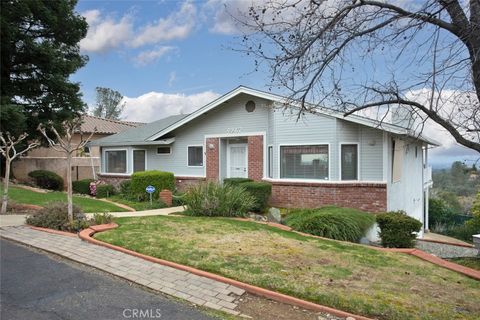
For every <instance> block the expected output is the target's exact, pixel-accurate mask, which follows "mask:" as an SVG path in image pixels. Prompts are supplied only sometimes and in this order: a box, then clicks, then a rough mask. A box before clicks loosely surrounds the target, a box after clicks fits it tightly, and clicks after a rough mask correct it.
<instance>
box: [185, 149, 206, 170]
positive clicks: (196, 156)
mask: <svg viewBox="0 0 480 320" xmlns="http://www.w3.org/2000/svg"><path fill="white" fill-rule="evenodd" d="M188 166H189V167H201V166H203V147H202V146H192V147H188Z"/></svg>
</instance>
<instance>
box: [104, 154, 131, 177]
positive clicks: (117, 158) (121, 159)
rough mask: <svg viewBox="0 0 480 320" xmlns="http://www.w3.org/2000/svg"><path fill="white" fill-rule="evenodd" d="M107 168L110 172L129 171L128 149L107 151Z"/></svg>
mask: <svg viewBox="0 0 480 320" xmlns="http://www.w3.org/2000/svg"><path fill="white" fill-rule="evenodd" d="M105 170H106V171H107V172H108V173H127V150H109V151H105Z"/></svg>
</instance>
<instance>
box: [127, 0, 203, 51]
mask: <svg viewBox="0 0 480 320" xmlns="http://www.w3.org/2000/svg"><path fill="white" fill-rule="evenodd" d="M196 13H197V10H196V7H195V5H194V4H193V3H191V2H188V1H187V2H184V3H183V4H182V6H181V8H180V10H179V11H177V12H174V13H172V14H170V15H169V16H167V17H166V18H162V19H159V20H158V21H157V22H156V23H153V24H149V25H147V26H145V27H143V28H141V30H140V31H139V34H138V35H136V36H135V37H134V39H133V40H132V43H131V46H133V47H140V46H144V45H147V44H152V43H159V42H165V41H171V40H175V39H184V38H186V37H187V36H188V35H190V33H191V32H192V31H193V29H194V27H195V21H196Z"/></svg>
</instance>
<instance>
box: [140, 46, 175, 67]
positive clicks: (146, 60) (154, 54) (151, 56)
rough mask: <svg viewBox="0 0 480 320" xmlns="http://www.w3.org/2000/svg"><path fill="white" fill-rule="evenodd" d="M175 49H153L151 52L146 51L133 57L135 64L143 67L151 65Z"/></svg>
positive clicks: (163, 47)
mask: <svg viewBox="0 0 480 320" xmlns="http://www.w3.org/2000/svg"><path fill="white" fill-rule="evenodd" d="M175 49H176V47H171V46H160V47H158V48H155V49H153V50H147V51H143V52H141V53H139V54H138V55H137V56H136V57H135V59H134V60H135V63H136V64H137V65H139V66H145V65H147V64H151V63H153V62H155V61H157V60H158V59H160V58H161V57H163V56H164V55H166V54H167V53H169V52H171V51H173V50H175Z"/></svg>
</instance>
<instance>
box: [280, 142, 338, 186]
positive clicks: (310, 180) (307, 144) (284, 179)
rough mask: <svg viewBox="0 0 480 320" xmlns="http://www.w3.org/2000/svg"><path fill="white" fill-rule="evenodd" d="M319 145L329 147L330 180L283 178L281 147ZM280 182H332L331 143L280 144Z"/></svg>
mask: <svg viewBox="0 0 480 320" xmlns="http://www.w3.org/2000/svg"><path fill="white" fill-rule="evenodd" d="M318 145H323V146H325V145H326V146H328V179H293V178H282V177H281V175H282V170H281V165H282V159H281V158H282V155H281V151H280V150H281V147H296V146H299V147H300V146H318ZM277 151H278V161H277V164H278V168H277V169H278V179H276V180H278V181H291V182H325V181H331V179H330V178H331V177H332V172H331V170H332V149H331V145H330V142H308V143H307V142H302V143H288V144H279V145H278V149H277Z"/></svg>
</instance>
